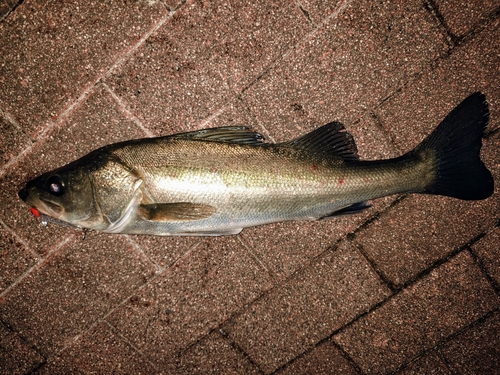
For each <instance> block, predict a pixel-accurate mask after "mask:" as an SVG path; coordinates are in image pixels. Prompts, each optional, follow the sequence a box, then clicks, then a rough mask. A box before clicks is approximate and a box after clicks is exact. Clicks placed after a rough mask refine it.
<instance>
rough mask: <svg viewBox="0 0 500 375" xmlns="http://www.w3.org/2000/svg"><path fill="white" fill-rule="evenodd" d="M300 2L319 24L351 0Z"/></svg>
mask: <svg viewBox="0 0 500 375" xmlns="http://www.w3.org/2000/svg"><path fill="white" fill-rule="evenodd" d="M299 3H300V4H301V6H302V8H303V10H304V12H306V13H307V16H308V17H309V18H310V19H311V21H312V22H314V23H315V24H316V25H319V24H320V23H322V22H324V21H325V20H326V19H327V18H328V17H330V16H331V15H333V14H334V13H335V12H338V11H339V10H340V9H341V8H342V6H345V4H347V3H349V1H346V0H337V1H321V0H300V1H299Z"/></svg>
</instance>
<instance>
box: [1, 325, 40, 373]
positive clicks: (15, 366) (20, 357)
mask: <svg viewBox="0 0 500 375" xmlns="http://www.w3.org/2000/svg"><path fill="white" fill-rule="evenodd" d="M0 348H1V350H0V374H2V375H13V374H27V373H29V372H30V371H32V370H34V369H35V368H36V367H38V366H40V365H41V364H42V363H43V362H44V361H45V359H44V358H43V357H42V356H41V355H40V354H39V353H37V352H36V351H35V350H34V349H33V348H32V347H31V345H30V344H29V343H27V342H25V341H24V340H23V339H22V338H21V337H19V335H18V334H16V333H15V332H13V331H12V330H11V329H9V328H7V327H6V326H5V325H4V324H2V323H1V322H0Z"/></svg>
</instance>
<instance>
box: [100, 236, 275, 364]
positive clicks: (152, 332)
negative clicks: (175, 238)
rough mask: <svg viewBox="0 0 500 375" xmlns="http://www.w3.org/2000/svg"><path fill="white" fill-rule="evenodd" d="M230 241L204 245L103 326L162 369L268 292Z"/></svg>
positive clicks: (258, 272) (261, 278)
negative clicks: (265, 291)
mask: <svg viewBox="0 0 500 375" xmlns="http://www.w3.org/2000/svg"><path fill="white" fill-rule="evenodd" d="M245 252H246V250H245V248H244V247H243V246H242V245H241V244H240V242H238V241H237V239H236V238H234V237H226V238H224V237H222V238H213V239H207V240H205V241H204V242H203V243H202V244H200V245H199V246H198V247H196V248H194V249H192V251H191V252H190V253H189V254H188V255H186V256H185V257H184V258H182V259H181V260H179V261H178V262H177V263H176V264H174V266H173V267H171V268H170V269H168V270H167V271H165V272H164V273H163V274H162V275H161V276H160V277H158V278H157V279H156V280H155V281H154V282H152V283H151V284H149V285H148V286H147V287H145V288H144V289H142V290H141V291H140V292H139V293H137V294H136V295H135V296H133V297H131V298H130V299H129V301H128V302H127V303H126V304H125V305H123V306H122V307H120V308H119V309H118V310H117V311H115V312H114V313H113V314H112V315H110V316H109V317H108V318H107V320H108V321H109V322H110V323H111V324H112V325H113V326H115V327H116V329H117V330H118V331H119V332H120V333H121V334H122V335H124V336H125V337H126V338H127V339H128V340H130V342H132V343H133V344H134V345H135V346H136V347H138V348H139V349H140V350H141V351H142V352H144V353H147V355H148V358H149V359H150V360H151V361H153V362H155V363H156V364H158V365H159V366H162V367H165V366H166V367H167V368H168V366H170V365H172V364H175V361H176V359H177V358H178V356H179V353H180V352H181V351H182V350H183V349H185V348H187V347H188V346H189V345H191V344H193V343H194V342H196V341H197V340H198V339H200V338H201V337H203V336H204V335H206V334H208V333H209V331H210V330H212V329H214V328H215V327H217V326H218V325H219V324H221V323H222V322H223V321H224V320H226V319H228V317H229V316H230V315H231V314H233V313H234V312H235V311H237V310H238V309H240V308H242V307H243V305H244V304H246V303H249V302H251V301H252V300H254V299H255V298H256V297H257V296H258V295H259V294H261V293H262V292H263V291H264V290H266V289H269V288H270V287H271V284H270V281H269V277H268V275H267V274H266V273H265V272H264V271H263V270H262V269H260V268H259V267H258V266H257V265H256V264H255V263H254V262H253V261H252V259H250V258H249V257H248V256H247V255H246V254H245Z"/></svg>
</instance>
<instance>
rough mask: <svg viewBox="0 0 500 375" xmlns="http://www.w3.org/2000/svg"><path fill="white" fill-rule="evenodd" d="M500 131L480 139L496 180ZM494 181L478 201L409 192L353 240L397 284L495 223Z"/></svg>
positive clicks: (498, 213) (499, 211) (499, 212)
mask: <svg viewBox="0 0 500 375" xmlns="http://www.w3.org/2000/svg"><path fill="white" fill-rule="evenodd" d="M498 147H500V133H497V134H494V135H493V136H491V137H489V138H488V139H487V140H486V141H485V142H484V152H483V155H484V156H483V160H484V162H485V163H486V165H487V166H488V167H489V168H490V170H491V171H492V174H493V178H494V179H495V181H499V180H500V164H499V159H498V152H497V150H498ZM499 199H500V195H499V187H498V184H497V186H496V189H495V193H494V194H493V196H492V197H490V198H488V199H486V200H483V201H461V200H457V199H454V198H445V197H432V196H421V195H412V196H410V197H408V198H407V199H404V200H402V201H400V202H398V203H397V205H396V206H395V207H392V208H391V209H390V210H388V211H387V212H384V213H383V214H381V215H380V216H379V217H378V218H377V219H376V220H374V221H373V222H371V223H370V225H368V226H367V227H366V228H365V229H364V230H362V231H360V232H359V233H358V234H357V236H356V243H357V244H359V245H360V246H361V247H362V250H363V252H364V254H366V255H367V256H368V257H369V258H370V259H371V260H372V261H373V262H374V263H375V264H376V266H377V269H378V270H379V271H380V272H381V273H382V274H383V275H384V276H385V278H386V279H387V280H389V281H390V282H391V283H393V284H395V285H396V286H401V285H404V284H405V283H407V282H408V281H409V280H411V279H412V278H414V277H415V276H416V275H418V274H419V273H420V272H422V271H423V270H424V269H426V268H428V267H429V266H430V265H431V264H433V263H434V262H436V261H437V260H439V259H442V258H445V257H446V256H447V255H448V254H449V253H450V252H451V251H453V250H455V249H457V248H459V247H461V246H463V245H465V244H467V243H468V242H469V241H470V240H471V239H473V238H474V237H475V236H477V235H479V234H481V233H482V232H484V231H486V230H488V228H490V227H492V226H494V225H495V224H496V223H497V222H498V220H499V218H500V204H499Z"/></svg>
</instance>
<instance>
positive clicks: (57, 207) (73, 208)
mask: <svg viewBox="0 0 500 375" xmlns="http://www.w3.org/2000/svg"><path fill="white" fill-rule="evenodd" d="M18 195H19V197H20V198H21V199H22V200H23V201H24V202H26V203H27V204H28V205H29V206H31V207H33V208H36V209H37V210H38V211H40V212H41V213H43V214H45V215H48V216H50V217H52V218H55V219H58V220H61V221H64V222H66V223H69V224H72V225H75V226H79V227H88V225H85V223H86V221H88V219H89V218H90V217H92V216H93V215H94V214H95V207H94V206H95V204H94V198H93V192H92V185H91V178H90V174H89V173H88V169H86V168H75V167H74V165H71V164H70V165H68V166H65V167H61V168H58V169H56V170H53V171H51V172H47V173H44V174H42V175H40V176H38V177H36V178H34V179H33V180H31V181H29V182H28V183H27V184H26V187H25V188H23V189H21V190H20V191H19V192H18Z"/></svg>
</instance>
